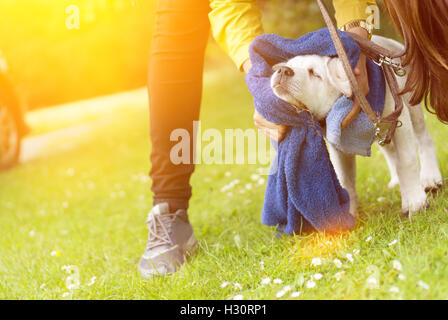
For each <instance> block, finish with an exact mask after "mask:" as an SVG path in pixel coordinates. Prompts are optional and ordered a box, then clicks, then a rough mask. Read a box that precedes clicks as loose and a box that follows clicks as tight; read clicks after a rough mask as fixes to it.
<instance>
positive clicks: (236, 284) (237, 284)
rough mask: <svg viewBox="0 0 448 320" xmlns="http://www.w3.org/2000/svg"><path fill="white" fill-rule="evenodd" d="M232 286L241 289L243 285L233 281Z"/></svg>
mask: <svg viewBox="0 0 448 320" xmlns="http://www.w3.org/2000/svg"><path fill="white" fill-rule="evenodd" d="M233 286H234V287H235V288H237V289H238V290H241V289H243V287H242V286H241V285H240V284H239V283H238V282H235V283H234V284H233Z"/></svg>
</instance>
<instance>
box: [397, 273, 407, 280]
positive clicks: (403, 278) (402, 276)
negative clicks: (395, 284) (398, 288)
mask: <svg viewBox="0 0 448 320" xmlns="http://www.w3.org/2000/svg"><path fill="white" fill-rule="evenodd" d="M398 279H400V280H403V281H404V280H406V276H405V275H404V274H402V273H400V274H399V275H398Z"/></svg>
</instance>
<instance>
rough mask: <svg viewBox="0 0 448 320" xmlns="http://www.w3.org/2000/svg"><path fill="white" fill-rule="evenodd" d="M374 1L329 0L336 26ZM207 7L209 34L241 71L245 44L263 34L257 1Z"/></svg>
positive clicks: (222, 1) (229, 0) (215, 2)
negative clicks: (209, 9)
mask: <svg viewBox="0 0 448 320" xmlns="http://www.w3.org/2000/svg"><path fill="white" fill-rule="evenodd" d="M298 1H300V0H298ZM375 4H376V2H375V1H374V0H333V5H334V7H335V10H336V20H337V23H338V27H341V26H343V25H344V24H346V23H347V22H350V21H352V20H357V19H363V20H365V19H367V17H368V14H367V13H366V10H367V7H368V6H369V5H375ZM210 8H211V11H210V13H209V18H210V24H211V28H212V34H213V37H214V38H215V39H216V41H217V42H218V44H219V45H220V46H221V47H222V48H223V49H224V51H225V52H226V53H227V54H228V55H229V56H230V57H231V58H232V60H233V62H234V63H235V64H236V66H237V68H238V69H240V70H241V67H242V65H243V63H244V61H246V60H247V59H248V58H249V45H250V44H251V42H252V41H253V40H254V39H255V38H256V37H257V36H259V35H260V34H262V33H263V26H262V23H261V12H260V9H259V7H258V5H257V0H210Z"/></svg>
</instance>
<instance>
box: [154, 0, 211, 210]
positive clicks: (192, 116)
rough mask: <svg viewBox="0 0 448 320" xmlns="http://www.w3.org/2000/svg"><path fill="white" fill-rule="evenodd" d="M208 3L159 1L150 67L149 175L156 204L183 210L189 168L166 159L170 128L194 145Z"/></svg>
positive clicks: (187, 194) (188, 193) (203, 0)
mask: <svg viewBox="0 0 448 320" xmlns="http://www.w3.org/2000/svg"><path fill="white" fill-rule="evenodd" d="M208 3H209V2H208V1H207V0H159V1H158V7H157V18H156V24H155V29H154V36H153V41H152V44H151V47H152V49H151V59H150V64H149V83H148V88H149V100H150V119H151V123H150V127H151V141H152V152H151V163H152V167H151V172H150V176H151V179H152V191H153V192H154V205H156V204H158V203H162V202H168V203H169V205H170V208H171V209H172V210H174V209H178V208H187V207H188V200H189V199H190V197H191V187H190V184H189V181H190V176H191V174H192V173H193V170H194V165H193V164H192V162H193V161H192V160H193V159H192V158H193V148H192V145H191V148H190V150H191V152H190V153H191V159H190V160H191V161H190V163H191V164H178V165H175V164H173V163H172V162H171V161H170V151H171V148H172V147H173V146H174V145H175V144H176V143H177V142H176V141H170V135H171V133H172V132H173V130H175V129H178V128H183V129H186V130H188V132H189V133H190V141H191V143H193V121H195V120H198V119H199V108H200V102H201V94H202V72H203V61H204V51H205V47H206V43H207V39H208V34H209V20H208V11H209V5H208Z"/></svg>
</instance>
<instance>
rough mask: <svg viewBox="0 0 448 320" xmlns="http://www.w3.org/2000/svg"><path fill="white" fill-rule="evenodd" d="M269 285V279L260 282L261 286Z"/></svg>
mask: <svg viewBox="0 0 448 320" xmlns="http://www.w3.org/2000/svg"><path fill="white" fill-rule="evenodd" d="M270 283H271V278H264V279H263V280H261V284H262V285H266V284H270Z"/></svg>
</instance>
